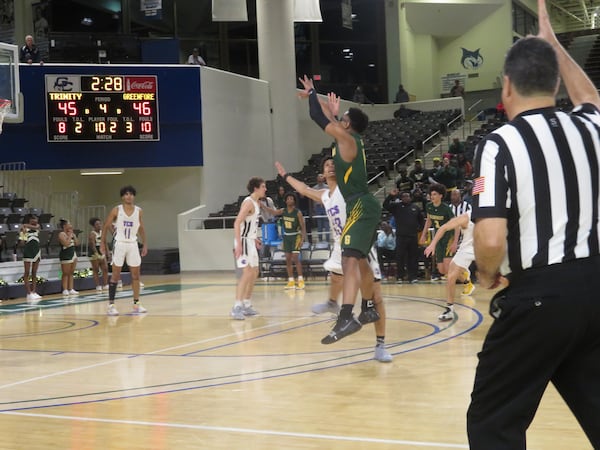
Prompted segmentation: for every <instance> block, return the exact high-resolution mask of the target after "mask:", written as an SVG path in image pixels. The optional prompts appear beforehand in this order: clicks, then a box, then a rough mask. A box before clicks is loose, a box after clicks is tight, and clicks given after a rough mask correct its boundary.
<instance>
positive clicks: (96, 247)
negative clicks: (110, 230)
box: [88, 217, 108, 292]
mask: <svg viewBox="0 0 600 450" xmlns="http://www.w3.org/2000/svg"><path fill="white" fill-rule="evenodd" d="M89 224H90V225H91V226H92V230H91V231H90V234H89V235H88V256H89V258H90V263H91V264H92V276H93V277H94V282H95V283H96V291H99V292H102V289H104V290H106V291H108V263H107V262H106V261H107V256H106V255H103V254H102V252H101V251H100V243H101V242H102V221H101V220H100V218H99V217H92V218H91V219H90V221H89ZM100 272H102V284H100Z"/></svg>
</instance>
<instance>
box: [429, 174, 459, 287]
mask: <svg viewBox="0 0 600 450" xmlns="http://www.w3.org/2000/svg"><path fill="white" fill-rule="evenodd" d="M445 195H446V187H445V186H444V185H442V184H432V185H431V186H430V187H429V197H430V198H431V202H429V203H427V206H426V207H425V210H426V212H427V220H426V221H425V227H423V232H422V233H421V241H420V243H421V244H422V245H423V244H425V243H426V241H427V233H428V232H429V228H430V227H432V228H433V229H434V233H435V232H437V230H439V229H440V227H441V226H442V225H444V224H445V223H446V222H448V221H450V219H452V218H453V217H454V213H453V212H452V208H450V205H447V204H446V203H443V202H442V199H443V198H444V196H445ZM459 235H460V233H455V232H454V230H452V231H449V232H447V233H446V234H444V237H443V238H441V239H440V240H439V242H438V243H437V245H436V247H435V263H436V264H437V269H438V271H439V273H440V274H441V275H446V274H447V273H448V268H449V267H450V261H452V257H453V256H454V254H455V253H456V248H457V247H458V237H459ZM432 280H433V278H432Z"/></svg>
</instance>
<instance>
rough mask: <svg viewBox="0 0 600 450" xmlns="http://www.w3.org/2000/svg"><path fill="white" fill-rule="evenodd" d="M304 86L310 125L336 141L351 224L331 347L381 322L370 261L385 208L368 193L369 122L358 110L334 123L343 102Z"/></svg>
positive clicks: (344, 248) (344, 249)
mask: <svg viewBox="0 0 600 450" xmlns="http://www.w3.org/2000/svg"><path fill="white" fill-rule="evenodd" d="M300 82H301V83H302V85H303V86H304V90H303V91H302V92H300V96H301V97H303V98H308V103H309V108H310V109H309V111H310V117H311V119H313V121H315V122H316V123H317V125H319V126H320V127H321V128H322V129H323V131H325V133H327V134H328V135H330V136H332V137H333V138H334V139H335V147H334V149H333V158H334V162H335V172H336V178H337V182H338V186H339V189H340V191H341V193H342V195H343V197H344V200H345V201H346V211H347V218H346V225H345V226H344V230H343V232H342V238H341V247H342V269H343V272H344V285H343V294H342V298H343V304H342V307H341V310H340V314H339V316H338V319H337V322H336V324H335V325H334V327H333V329H332V330H331V332H330V333H329V334H328V335H327V336H325V337H324V338H323V339H322V340H321V343H323V344H331V343H333V342H337V341H339V340H340V339H342V338H343V337H345V336H348V335H350V334H352V333H356V332H357V331H358V330H360V328H361V327H362V324H364V323H369V322H375V321H377V320H378V319H379V315H378V313H377V310H376V309H375V307H374V303H373V272H372V271H371V268H370V267H369V263H368V261H367V255H368V254H369V250H370V249H371V246H372V244H373V242H375V237H376V232H377V226H378V224H379V221H380V218H381V205H380V204H379V202H378V201H377V200H376V199H375V197H373V195H372V194H371V193H369V188H368V185H367V170H366V161H365V150H364V143H363V141H362V138H361V136H360V133H362V132H363V131H364V130H365V129H366V128H367V125H368V124H369V118H368V117H367V115H366V114H365V113H364V112H362V111H361V110H360V109H358V108H350V109H349V110H348V111H346V112H345V113H344V114H343V115H342V117H341V119H340V120H336V117H337V115H338V113H339V108H340V98H339V97H338V96H337V95H335V94H334V93H330V94H329V95H328V101H327V102H323V103H321V102H320V101H319V98H318V97H317V93H316V91H315V88H314V84H313V81H312V80H311V79H310V78H308V77H307V76H306V75H305V76H304V77H303V78H300ZM359 289H360V290H361V292H362V295H363V302H362V313H361V315H360V320H358V319H357V318H355V317H354V314H353V313H352V309H353V307H354V302H355V299H356V295H357V293H358V291H359Z"/></svg>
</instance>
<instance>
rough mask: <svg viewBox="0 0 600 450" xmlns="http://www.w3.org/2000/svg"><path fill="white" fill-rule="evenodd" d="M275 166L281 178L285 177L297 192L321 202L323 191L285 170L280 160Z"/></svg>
mask: <svg viewBox="0 0 600 450" xmlns="http://www.w3.org/2000/svg"><path fill="white" fill-rule="evenodd" d="M275 167H276V168H277V172H278V173H279V175H280V176H281V178H283V179H284V181H285V182H287V183H288V184H289V185H290V186H291V187H293V188H294V189H295V190H296V192H298V193H299V194H301V195H303V196H304V197H308V198H310V199H311V200H313V201H315V202H318V203H321V194H322V193H323V192H322V191H320V190H318V189H313V188H311V187H308V186H307V185H306V184H305V183H303V182H302V181H300V180H298V179H296V178H294V177H293V176H291V175H290V174H289V173H287V172H286V171H285V168H284V167H283V166H282V165H281V163H280V162H275Z"/></svg>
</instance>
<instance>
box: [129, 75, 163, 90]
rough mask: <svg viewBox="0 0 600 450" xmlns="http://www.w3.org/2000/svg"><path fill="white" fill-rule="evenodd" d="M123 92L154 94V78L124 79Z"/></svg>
mask: <svg viewBox="0 0 600 450" xmlns="http://www.w3.org/2000/svg"><path fill="white" fill-rule="evenodd" d="M125 92H156V77H125Z"/></svg>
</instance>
